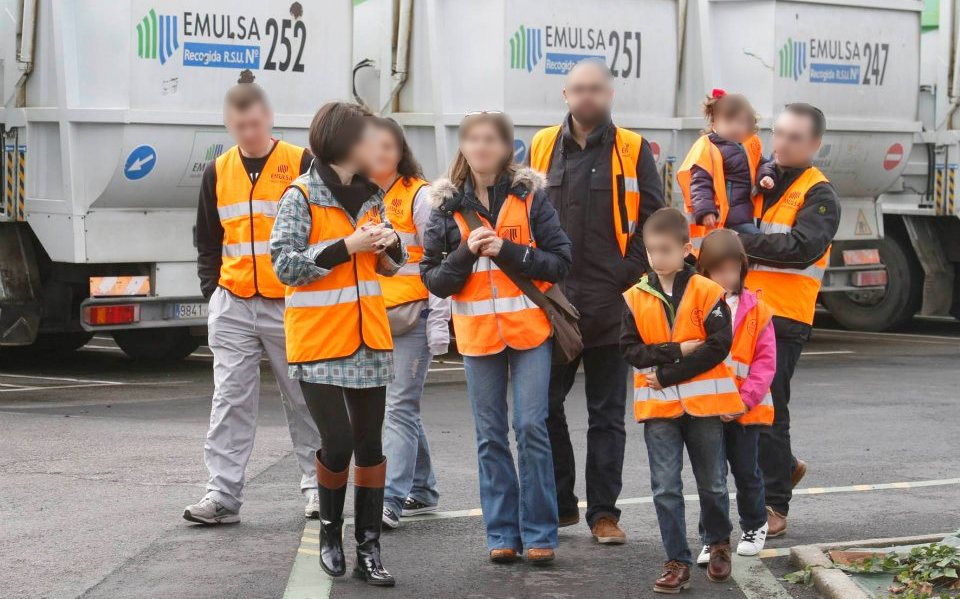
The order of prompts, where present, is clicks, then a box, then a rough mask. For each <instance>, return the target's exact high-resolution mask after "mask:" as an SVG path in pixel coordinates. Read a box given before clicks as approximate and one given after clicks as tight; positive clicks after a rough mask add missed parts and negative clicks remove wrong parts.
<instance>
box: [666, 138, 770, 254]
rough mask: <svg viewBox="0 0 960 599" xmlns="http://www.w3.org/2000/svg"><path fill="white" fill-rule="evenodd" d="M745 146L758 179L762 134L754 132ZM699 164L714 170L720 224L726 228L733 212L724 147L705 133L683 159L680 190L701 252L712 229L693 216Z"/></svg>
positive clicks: (695, 246)
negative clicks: (692, 183) (695, 171)
mask: <svg viewBox="0 0 960 599" xmlns="http://www.w3.org/2000/svg"><path fill="white" fill-rule="evenodd" d="M743 149H744V151H745V152H746V154H747V164H748V165H749V166H750V181H756V179H757V168H759V166H760V158H761V157H762V155H763V146H762V145H761V143H760V138H759V137H757V136H756V135H753V136H752V137H750V139H748V140H747V141H745V142H743ZM694 166H699V167H700V168H702V169H703V170H705V171H707V172H708V173H710V176H711V177H712V178H713V193H714V197H715V201H716V203H717V207H718V209H719V211H720V218H718V219H717V228H719V229H722V228H724V227H725V226H726V224H727V214H728V213H729V212H730V200H729V199H728V198H727V179H726V177H725V176H724V173H723V154H721V153H720V148H718V147H717V146H716V144H714V143H713V142H712V141H710V137H709V136H707V135H702V136H700V138H699V139H698V140H697V141H696V142H694V144H693V147H692V148H690V151H689V152H688V153H687V157H686V158H684V160H683V163H682V164H681V165H680V168H679V169H678V170H677V183H679V184H680V190H681V191H682V192H683V211H684V213H685V214H686V215H687V222H689V223H690V243H692V244H693V252H694V254H699V253H700V244H701V243H702V242H703V238H704V237H706V236H707V233H709V232H710V231H709V230H708V229H707V227H705V226H703V225H698V224H697V221H696V219H695V218H694V216H693V200H692V199H691V197H690V181H691V179H692V178H693V167H694ZM756 196H757V194H754V204H755V205H756V200H757V197H756Z"/></svg>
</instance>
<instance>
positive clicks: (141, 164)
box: [123, 144, 157, 181]
mask: <svg viewBox="0 0 960 599" xmlns="http://www.w3.org/2000/svg"><path fill="white" fill-rule="evenodd" d="M156 165H157V151H156V150H155V149H154V148H153V146H148V145H146V144H144V145H142V146H137V147H136V148H134V150H133V151H132V152H130V154H129V155H128V156H127V161H126V162H124V164H123V176H124V177H126V178H127V179H130V180H131V181H136V180H137V179H143V178H144V177H146V176H147V175H149V174H150V171H152V170H153V167H155V166H156Z"/></svg>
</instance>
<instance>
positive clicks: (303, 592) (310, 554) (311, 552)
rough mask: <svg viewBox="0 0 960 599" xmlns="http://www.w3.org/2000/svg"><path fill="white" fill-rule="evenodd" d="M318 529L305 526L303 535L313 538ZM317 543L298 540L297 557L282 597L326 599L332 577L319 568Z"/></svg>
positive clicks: (287, 598)
mask: <svg viewBox="0 0 960 599" xmlns="http://www.w3.org/2000/svg"><path fill="white" fill-rule="evenodd" d="M317 532H318V530H317V529H316V528H305V529H304V531H303V535H301V536H306V537H310V538H313V537H314V536H316V534H317ZM316 547H317V545H316V544H311V543H306V542H304V541H300V548H299V549H298V550H297V557H296V559H294V560H293V569H291V570H290V579H289V580H288V581H287V589H286V590H285V591H284V592H283V599H328V597H330V590H331V588H332V586H333V579H331V578H330V577H329V576H327V575H326V574H325V573H324V572H323V570H321V569H320V564H319V558H318V557H317V549H316Z"/></svg>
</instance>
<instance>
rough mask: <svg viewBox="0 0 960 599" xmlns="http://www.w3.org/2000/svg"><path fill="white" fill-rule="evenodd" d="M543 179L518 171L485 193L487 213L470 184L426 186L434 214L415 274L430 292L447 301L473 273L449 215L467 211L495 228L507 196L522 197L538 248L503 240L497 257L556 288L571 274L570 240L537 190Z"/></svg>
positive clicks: (443, 182) (526, 170) (471, 260)
mask: <svg viewBox="0 0 960 599" xmlns="http://www.w3.org/2000/svg"><path fill="white" fill-rule="evenodd" d="M541 185H542V177H541V176H540V175H538V174H537V173H535V172H534V171H532V170H531V169H529V168H521V169H520V170H518V171H517V173H516V174H515V175H514V177H513V179H512V181H511V180H510V179H507V178H506V177H504V178H501V180H500V181H498V182H497V183H496V185H493V186H491V187H489V188H488V189H487V194H488V197H489V199H490V209H489V210H487V209H486V208H484V206H483V204H481V203H480V201H479V200H478V199H477V197H476V194H474V191H473V185H472V183H471V181H470V179H469V178H468V179H467V182H466V184H465V185H464V186H463V187H462V188H459V189H458V188H456V187H455V186H453V184H452V183H451V182H450V181H449V180H445V179H444V180H440V181H437V182H436V183H434V184H433V185H432V186H431V195H432V197H433V203H434V210H433V215H432V216H431V218H430V225H429V226H428V227H427V230H426V232H425V234H424V237H423V259H422V260H421V261H420V275H421V277H422V278H423V283H424V285H426V287H427V289H429V290H430V293H432V294H434V295H436V296H437V297H449V296H451V295H453V294H455V293H457V292H458V291H460V289H462V288H463V286H464V284H465V283H466V282H467V278H468V277H469V276H470V274H471V273H472V272H473V266H474V263H476V261H477V256H476V255H475V254H474V253H473V252H471V251H470V248H469V247H467V244H466V240H465V239H461V237H460V228H459V227H458V226H457V222H456V220H454V218H453V214H454V212H457V211H458V210H461V209H464V208H469V209H472V210H476V211H477V213H478V214H480V216H482V217H484V218H486V219H487V220H488V221H489V222H491V223H496V221H497V217H498V216H499V214H500V209H501V207H502V206H503V203H504V201H505V200H506V199H507V195H508V193H511V192H512V193H514V194H515V195H517V196H518V197H521V198H526V201H527V202H532V204H531V206H530V229H531V231H532V233H533V237H534V239H535V240H536V243H537V247H536V248H530V247H527V246H525V245H520V244H517V243H514V242H512V241H509V240H507V239H504V241H503V247H502V248H501V250H500V255H499V257H498V258H497V260H498V262H500V263H501V264H503V266H504V267H506V268H511V269H513V270H515V271H517V272H519V273H521V274H523V275H526V276H528V277H530V278H531V279H538V280H541V281H549V282H551V283H556V282H557V281H560V280H562V279H563V278H564V277H565V276H566V275H567V272H568V271H569V270H570V263H571V257H570V245H571V244H570V239H569V238H568V237H567V234H566V233H564V232H563V229H562V228H561V227H560V220H559V219H558V218H557V212H556V210H554V208H553V206H552V205H551V204H550V201H549V200H547V197H546V194H545V193H544V192H543V190H542V189H540V186H541Z"/></svg>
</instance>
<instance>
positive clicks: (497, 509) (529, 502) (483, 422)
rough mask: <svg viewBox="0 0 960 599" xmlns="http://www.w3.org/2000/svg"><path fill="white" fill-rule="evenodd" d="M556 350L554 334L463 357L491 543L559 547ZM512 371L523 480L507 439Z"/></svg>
mask: <svg viewBox="0 0 960 599" xmlns="http://www.w3.org/2000/svg"><path fill="white" fill-rule="evenodd" d="M552 354H553V350H552V342H551V341H550V340H547V341H546V342H544V343H543V345H540V346H539V347H536V348H534V349H529V350H525V351H518V350H514V349H510V348H507V349H505V350H504V351H502V352H500V353H498V354H494V355H491V356H479V357H470V356H464V358H463V365H464V370H465V372H466V375H467V395H469V396H470V404H471V406H472V407H473V420H474V423H475V425H476V428H477V461H478V463H479V468H480V506H481V508H482V509H483V523H484V524H485V525H486V528H487V548H488V549H515V550H517V551H522V550H523V549H534V548H554V547H556V546H557V490H556V484H555V482H554V478H553V457H552V452H551V451H550V437H549V436H548V434H547V424H546V420H547V390H548V388H549V386H550V362H551V359H552ZM508 375H509V377H510V385H511V387H512V388H513V431H514V435H515V436H516V439H517V463H518V465H519V470H520V478H519V481H518V480H517V470H516V469H515V468H514V465H513V455H512V454H511V453H510V440H509V438H508V437H507V435H508V433H509V428H510V427H509V424H508V423H507V413H508V409H507V376H508Z"/></svg>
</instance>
